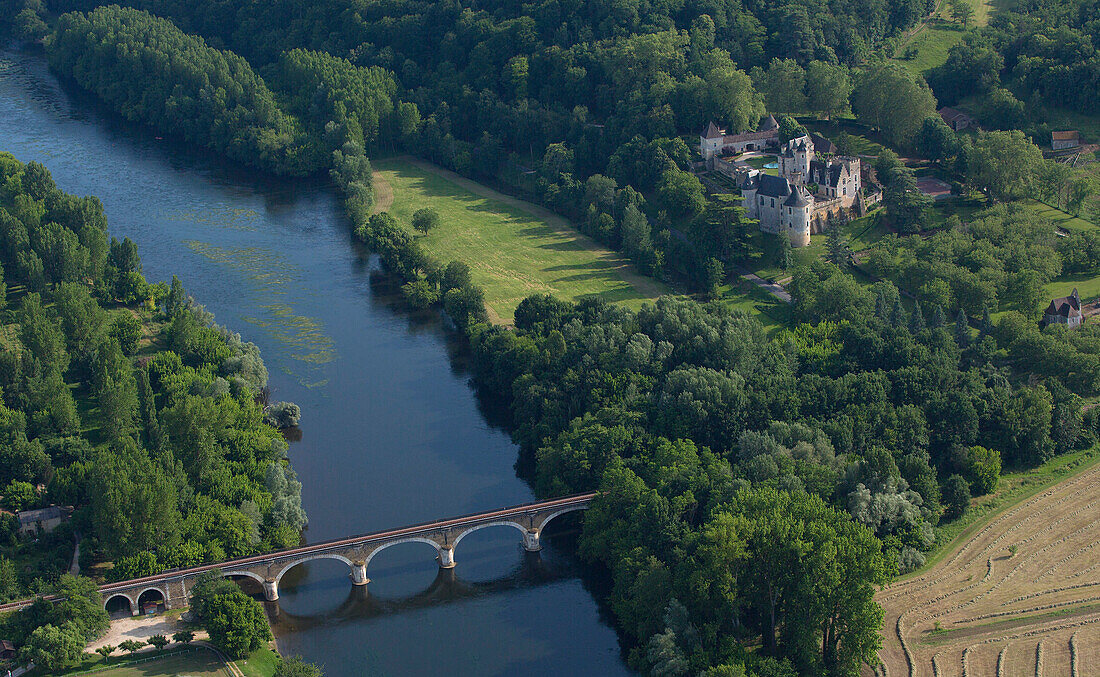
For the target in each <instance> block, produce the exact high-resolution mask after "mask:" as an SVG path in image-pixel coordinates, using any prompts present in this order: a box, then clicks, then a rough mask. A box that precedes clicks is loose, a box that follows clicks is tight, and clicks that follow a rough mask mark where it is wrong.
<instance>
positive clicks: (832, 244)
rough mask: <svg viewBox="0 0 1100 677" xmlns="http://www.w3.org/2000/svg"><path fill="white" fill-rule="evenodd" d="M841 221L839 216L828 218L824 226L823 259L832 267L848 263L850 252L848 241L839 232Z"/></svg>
mask: <svg viewBox="0 0 1100 677" xmlns="http://www.w3.org/2000/svg"><path fill="white" fill-rule="evenodd" d="M842 222H843V221H842V219H841V217H839V216H834V217H830V218H829V220H828V223H827V224H826V226H825V228H826V231H825V232H826V240H825V259H826V260H827V261H829V262H830V263H832V264H833V265H834V266H841V265H844V264H847V263H848V257H849V256H850V252H849V250H848V239H847V238H846V237H844V233H843V231H842V230H841V225H842Z"/></svg>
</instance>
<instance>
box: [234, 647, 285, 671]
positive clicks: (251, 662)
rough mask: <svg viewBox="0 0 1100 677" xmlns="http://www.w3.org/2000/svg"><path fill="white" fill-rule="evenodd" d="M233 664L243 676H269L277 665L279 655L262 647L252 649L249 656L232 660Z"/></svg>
mask: <svg viewBox="0 0 1100 677" xmlns="http://www.w3.org/2000/svg"><path fill="white" fill-rule="evenodd" d="M234 664H235V665H236V666H237V668H238V669H240V671H241V672H243V673H244V677H271V675H273V674H275V668H277V667H278V666H279V656H278V655H277V654H276V653H275V652H274V651H272V650H271V649H269V648H267V647H264V648H262V649H257V650H256V651H253V652H252V655H251V656H249V657H248V658H246V659H244V660H242V661H234Z"/></svg>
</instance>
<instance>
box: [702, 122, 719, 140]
mask: <svg viewBox="0 0 1100 677" xmlns="http://www.w3.org/2000/svg"><path fill="white" fill-rule="evenodd" d="M721 137H722V130H721V129H718V125H716V124H714V122H711V123H710V124H708V125H707V128H706V129H705V130H703V138H704V139H719V138H721Z"/></svg>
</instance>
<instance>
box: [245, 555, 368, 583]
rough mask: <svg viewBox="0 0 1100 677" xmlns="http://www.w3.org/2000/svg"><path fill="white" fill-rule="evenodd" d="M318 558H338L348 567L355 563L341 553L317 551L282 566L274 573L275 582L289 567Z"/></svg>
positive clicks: (281, 578) (351, 567)
mask: <svg viewBox="0 0 1100 677" xmlns="http://www.w3.org/2000/svg"><path fill="white" fill-rule="evenodd" d="M319 559H335V560H339V561H341V562H343V563H344V564H347V565H348V568H349V569H355V563H354V562H352V561H351V560H350V559H348V558H347V557H344V556H343V555H337V554H336V553H328V552H322V553H317V554H316V555H307V556H305V557H303V558H302V559H296V560H294V561H293V562H291V563H290V564H287V565H286V566H285V567H283V568H282V570H280V571H279V573H277V574H275V584H276V585H278V583H279V581H281V580H283V576H284V575H285V574H286V572H288V571H290V570H291V569H293V568H294V567H296V566H298V565H299V564H305V563H306V562H312V561H314V560H319ZM260 582H261V583H262V582H263V581H262V580H261V581H260Z"/></svg>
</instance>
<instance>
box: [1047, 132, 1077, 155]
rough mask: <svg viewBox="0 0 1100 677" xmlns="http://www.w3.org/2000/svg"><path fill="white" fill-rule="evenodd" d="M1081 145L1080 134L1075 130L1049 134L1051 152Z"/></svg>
mask: <svg viewBox="0 0 1100 677" xmlns="http://www.w3.org/2000/svg"><path fill="white" fill-rule="evenodd" d="M1080 145H1081V134H1080V132H1078V131H1077V130H1068V131H1064V132H1051V133H1050V149H1051V150H1067V149H1069V148H1077V147H1078V146H1080Z"/></svg>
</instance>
